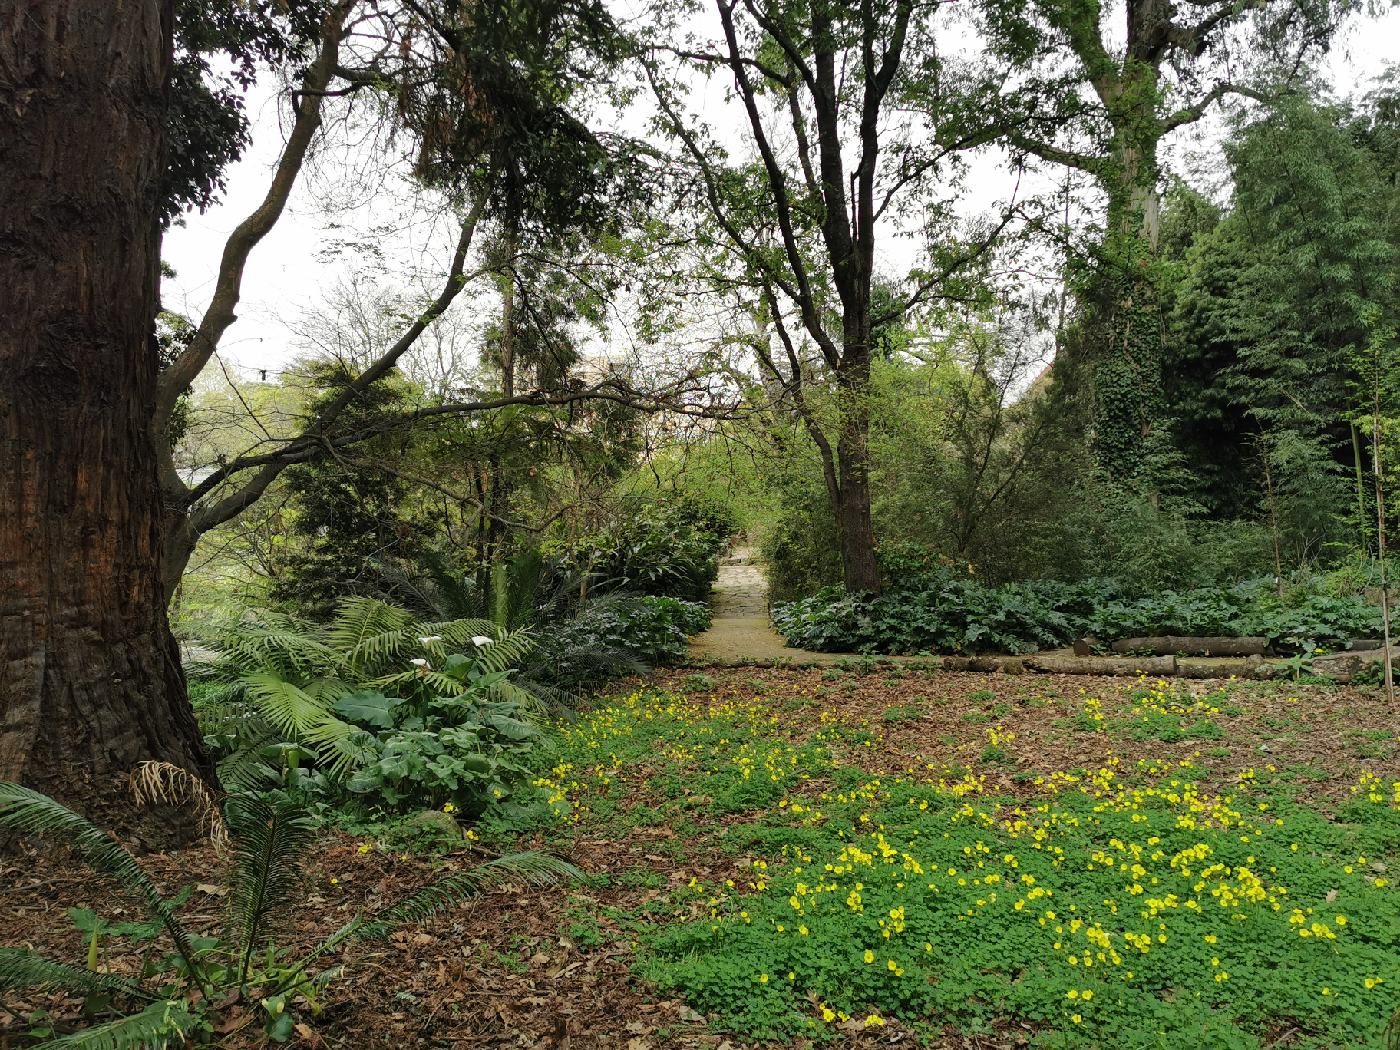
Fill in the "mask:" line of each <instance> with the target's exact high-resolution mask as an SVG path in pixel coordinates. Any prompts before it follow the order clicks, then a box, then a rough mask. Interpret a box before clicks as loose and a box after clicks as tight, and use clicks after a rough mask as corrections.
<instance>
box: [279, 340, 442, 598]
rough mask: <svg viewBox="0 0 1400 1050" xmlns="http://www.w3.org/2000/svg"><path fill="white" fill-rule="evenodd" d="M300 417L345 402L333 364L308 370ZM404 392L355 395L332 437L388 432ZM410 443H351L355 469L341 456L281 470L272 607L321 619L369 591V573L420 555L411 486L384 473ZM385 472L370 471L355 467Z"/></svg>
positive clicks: (402, 434) (388, 383)
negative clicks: (286, 515)
mask: <svg viewBox="0 0 1400 1050" xmlns="http://www.w3.org/2000/svg"><path fill="white" fill-rule="evenodd" d="M305 367H306V368H307V370H308V371H309V372H310V380H309V391H308V396H307V401H308V403H307V406H306V408H307V411H308V412H312V413H314V412H316V411H319V410H320V409H321V408H322V407H323V406H324V405H325V404H326V403H328V402H331V401H334V400H335V399H337V398H339V397H342V396H344V395H345V391H346V386H347V385H348V384H349V383H351V382H352V381H354V380H355V378H356V375H355V373H353V372H351V371H350V370H349V369H347V368H346V366H345V365H344V364H343V363H342V362H339V361H330V362H310V363H308V364H307V365H306V366H305ZM408 393H409V385H408V383H407V382H406V381H404V380H403V379H402V377H399V376H397V375H394V376H391V377H390V378H389V379H388V380H385V381H381V382H378V383H375V384H373V385H372V386H370V387H369V388H368V389H367V390H365V391H362V392H360V393H357V394H356V395H355V397H354V399H353V401H352V402H351V404H350V405H349V407H347V408H346V409H345V410H344V412H342V413H341V415H340V416H339V417H338V419H337V420H336V428H337V429H336V433H351V432H356V431H366V430H367V431H371V432H372V431H374V430H375V429H376V428H378V429H384V430H389V429H391V428H390V427H389V426H388V421H389V420H391V419H393V418H394V417H396V416H400V415H402V413H403V412H404V411H405V410H406V409H407V407H408V404H409V401H408ZM411 450H412V436H411V434H409V433H408V432H407V431H406V430H405V429H404V428H398V430H397V431H395V432H391V433H389V434H386V435H384V436H380V437H374V438H371V439H369V440H367V441H364V442H360V443H357V445H356V449H355V454H356V457H357V458H358V459H359V461H360V463H359V464H348V463H346V462H345V461H344V456H326V457H324V458H319V459H312V460H310V461H309V462H306V463H301V464H297V465H295V466H292V467H290V468H288V469H287V470H286V471H285V472H284V474H283V477H282V483H283V485H284V487H285V489H286V491H287V492H288V493H289V494H290V496H291V499H290V501H289V506H290V508H291V514H290V522H289V524H290V528H289V530H288V531H289V533H290V536H291V539H292V540H293V542H292V544H291V546H290V549H289V550H288V551H287V552H286V553H285V555H284V557H283V563H282V565H281V567H280V569H279V571H278V574H277V576H276V579H275V581H274V585H273V588H272V596H273V598H274V599H275V600H277V601H278V602H280V603H282V604H283V605H285V606H286V607H288V608H291V609H294V610H296V611H299V612H301V613H303V614H305V615H309V616H312V617H315V618H324V617H326V616H329V615H330V614H331V613H332V611H333V610H334V608H335V604H336V602H337V601H338V600H339V599H341V598H343V597H346V596H348V595H354V594H363V593H366V592H367V591H369V590H371V589H373V587H374V586H375V583H376V578H375V573H374V569H375V566H376V565H377V564H378V563H379V562H381V561H383V560H385V559H388V558H390V557H398V558H413V557H415V556H416V555H418V554H419V553H421V552H422V550H423V547H424V542H425V536H424V533H425V531H426V530H425V526H424V524H423V523H422V522H420V521H416V520H413V518H412V516H411V515H410V514H408V513H406V507H407V506H408V503H409V501H408V494H409V492H410V491H411V488H412V486H411V485H410V484H409V482H408V481H407V480H406V479H405V478H404V477H402V475H401V474H399V473H398V472H396V471H394V470H393V469H392V467H393V465H394V464H395V463H401V462H402V461H404V460H405V459H406V458H408V457H409V455H410V454H411ZM365 463H370V464H374V465H375V466H376V467H379V466H388V467H390V468H391V469H389V470H385V469H371V468H368V467H366V466H364V465H363V464H365Z"/></svg>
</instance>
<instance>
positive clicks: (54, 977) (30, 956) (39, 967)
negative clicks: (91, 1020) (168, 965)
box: [0, 948, 153, 999]
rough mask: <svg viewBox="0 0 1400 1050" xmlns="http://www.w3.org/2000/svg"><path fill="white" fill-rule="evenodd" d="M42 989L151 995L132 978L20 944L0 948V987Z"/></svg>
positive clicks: (150, 996) (147, 996)
mask: <svg viewBox="0 0 1400 1050" xmlns="http://www.w3.org/2000/svg"><path fill="white" fill-rule="evenodd" d="M25 988H33V989H42V990H56V991H63V992H73V993H75V994H78V995H96V994H99V993H102V992H106V993H109V994H112V995H130V996H133V997H135V998H137V999H151V998H153V996H152V995H151V993H150V992H148V991H147V990H146V989H144V988H142V987H141V986H140V985H139V984H136V983H135V982H134V981H128V980H126V979H125V978H123V977H116V976H113V975H112V974H107V973H97V972H96V971H95V970H85V969H80V968H79V967H77V966H69V965H68V964H67V963H61V962H57V961H55V960H53V959H49V958H47V957H45V956H43V955H40V954H39V953H38V952H31V951H26V950H25V949H23V948H0V991H5V990H7V989H15V990H19V989H25Z"/></svg>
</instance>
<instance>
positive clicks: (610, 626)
mask: <svg viewBox="0 0 1400 1050" xmlns="http://www.w3.org/2000/svg"><path fill="white" fill-rule="evenodd" d="M709 625H710V610H709V608H708V607H707V606H705V605H703V604H701V603H699V602H689V601H684V600H682V599H680V598H666V597H662V596H658V595H641V596H637V595H621V594H618V595H608V596H606V597H603V598H597V599H594V600H593V601H591V602H589V603H588V604H587V605H586V606H585V607H584V608H583V610H582V611H581V612H580V613H579V614H578V615H577V616H575V617H573V618H572V619H570V620H565V621H563V622H562V623H559V624H555V625H553V626H551V627H550V628H549V629H548V630H547V631H546V632H545V636H544V638H543V639H542V641H541V643H540V645H539V648H538V649H537V650H536V651H535V654H534V657H533V658H532V660H531V663H530V665H529V667H528V668H527V671H528V673H529V674H530V676H531V677H538V678H540V679H541V680H543V681H546V682H548V683H550V684H551V685H553V686H555V687H557V688H561V689H568V690H577V689H582V688H584V687H586V686H589V685H593V684H596V683H598V682H601V681H605V680H607V679H608V678H612V677H615V676H617V675H619V674H628V673H633V672H639V671H642V670H645V669H646V668H647V667H649V666H652V665H655V664H663V663H668V662H670V661H673V660H678V659H680V658H681V657H682V656H684V655H685V651H686V643H687V640H688V639H689V638H690V636H691V635H694V634H699V633H700V632H701V631H703V630H705V628H707V627H708V626H709Z"/></svg>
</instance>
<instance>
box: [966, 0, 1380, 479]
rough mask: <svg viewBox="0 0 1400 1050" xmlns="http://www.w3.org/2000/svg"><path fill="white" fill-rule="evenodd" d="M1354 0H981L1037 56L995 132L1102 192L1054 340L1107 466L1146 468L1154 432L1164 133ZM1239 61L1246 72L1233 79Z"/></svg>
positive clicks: (1253, 88) (1283, 60)
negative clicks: (1018, 103) (1074, 310)
mask: <svg viewBox="0 0 1400 1050" xmlns="http://www.w3.org/2000/svg"><path fill="white" fill-rule="evenodd" d="M1354 6H1355V5H1353V4H1351V3H1350V2H1349V0H1323V2H1321V3H1316V2H1313V0H1259V2H1257V3H1239V2H1237V0H1200V2H1195V0H1193V2H1191V3H1188V4H1177V3H1175V2H1174V0H1123V2H1122V3H1121V4H1112V5H1110V4H1103V3H1100V2H1099V0H1015V2H1013V3H1010V4H1005V3H999V2H992V3H988V4H986V5H984V7H983V13H984V15H985V16H986V25H987V27H988V29H989V33H990V36H991V38H992V39H993V40H994V41H995V42H996V46H997V47H998V49H999V50H1000V51H1001V53H1002V54H1004V55H1006V56H1008V57H1010V58H1012V59H1014V60H1016V61H1026V60H1028V59H1031V58H1034V59H1035V60H1036V69H1037V74H1036V77H1035V78H1034V80H1035V84H1036V86H1035V87H1034V89H1030V90H1026V91H1025V92H1024V93H1022V94H1021V95H1020V97H1021V98H1022V99H1024V100H1028V101H1029V102H1031V103H1032V105H1031V106H1029V107H1023V108H1021V109H1020V110H1019V111H1018V112H1015V113H1014V114H1013V115H1011V116H1009V117H1008V130H1007V141H1008V142H1009V143H1010V145H1011V146H1013V147H1014V148H1016V149H1018V150H1022V151H1025V152H1028V153H1030V154H1033V155H1035V156H1038V157H1040V158H1041V159H1043V160H1045V161H1048V162H1050V163H1052V164H1060V165H1066V166H1068V167H1071V168H1075V169H1078V170H1080V171H1083V172H1086V173H1087V174H1088V175H1090V176H1091V177H1092V178H1093V180H1094V181H1095V183H1096V184H1097V186H1098V188H1099V189H1100V190H1101V191H1102V193H1103V195H1104V198H1105V211H1104V215H1103V233H1102V239H1101V241H1100V243H1099V245H1098V246H1097V250H1096V252H1094V253H1093V256H1092V259H1091V265H1090V267H1088V268H1087V269H1086V270H1085V271H1084V272H1082V273H1081V274H1080V277H1079V279H1078V280H1077V282H1076V284H1077V290H1078V297H1079V299H1080V325H1079V330H1078V333H1077V336H1076V337H1075V338H1074V339H1073V340H1071V341H1070V342H1069V344H1067V349H1069V350H1071V351H1073V353H1072V355H1071V356H1072V359H1070V360H1065V361H1063V362H1061V368H1060V369H1059V370H1058V371H1059V373H1060V374H1061V375H1062V376H1064V377H1066V378H1070V377H1073V378H1075V379H1077V380H1080V381H1083V382H1085V383H1086V384H1087V389H1088V391H1089V393H1090V395H1091V398H1090V404H1091V420H1092V428H1093V436H1094V442H1095V445H1096V448H1097V451H1098V455H1099V458H1100V460H1101V462H1102V463H1103V464H1104V466H1105V467H1106V468H1107V469H1108V471H1109V472H1110V474H1111V475H1112V476H1114V477H1115V479H1116V480H1119V481H1122V482H1125V483H1133V482H1135V481H1138V480H1146V479H1144V478H1143V476H1142V475H1143V471H1144V468H1145V467H1146V466H1147V465H1148V464H1149V462H1150V460H1151V457H1152V452H1153V447H1154V444H1156V443H1158V442H1160V441H1162V440H1163V438H1164V433H1163V428H1162V426H1161V423H1162V422H1163V420H1164V418H1165V412H1164V407H1165V406H1164V401H1163V397H1162V343H1163V331H1164V325H1163V319H1162V315H1161V308H1162V290H1161V287H1160V276H1161V275H1160V268H1159V267H1158V265H1157V249H1158V235H1159V231H1160V225H1161V196H1160V191H1161V165H1162V148H1163V144H1164V142H1165V141H1166V139H1167V137H1168V136H1169V135H1170V134H1171V133H1172V132H1174V131H1176V130H1178V129H1180V128H1183V127H1186V126H1188V125H1190V124H1193V123H1195V122H1197V121H1199V120H1200V119H1201V118H1202V117H1204V116H1205V115H1206V114H1207V113H1208V112H1210V111H1211V109H1212V107H1214V106H1215V105H1216V104H1217V103H1219V102H1220V101H1221V100H1222V99H1224V98H1227V97H1229V96H1232V95H1235V96H1239V95H1247V96H1251V97H1256V98H1266V97H1269V96H1270V95H1271V94H1272V93H1274V92H1275V91H1276V90H1277V89H1278V86H1279V84H1280V81H1282V82H1283V83H1285V84H1286V83H1287V82H1289V81H1291V80H1292V79H1293V78H1295V77H1296V75H1297V73H1298V71H1299V70H1300V69H1302V68H1304V66H1305V63H1306V61H1307V59H1308V58H1309V57H1310V56H1312V55H1313V54H1315V53H1317V52H1318V51H1319V50H1320V49H1322V48H1325V47H1326V45H1327V42H1328V41H1329V39H1330V37H1331V34H1332V31H1333V30H1334V28H1335V26H1336V24H1337V21H1338V18H1339V17H1340V15H1341V14H1342V13H1344V12H1346V11H1347V10H1349V9H1351V8H1352V7H1354ZM1242 38H1243V40H1244V46H1243V47H1241V46H1240V44H1241V40H1242ZM1232 52H1233V53H1232ZM1242 70H1245V71H1248V72H1249V73H1250V74H1252V75H1251V76H1250V77H1249V78H1248V79H1237V76H1238V74H1239V73H1240V72H1241V71H1242ZM1269 85H1273V86H1272V87H1271V86H1269ZM1047 100H1054V103H1053V104H1049V103H1047Z"/></svg>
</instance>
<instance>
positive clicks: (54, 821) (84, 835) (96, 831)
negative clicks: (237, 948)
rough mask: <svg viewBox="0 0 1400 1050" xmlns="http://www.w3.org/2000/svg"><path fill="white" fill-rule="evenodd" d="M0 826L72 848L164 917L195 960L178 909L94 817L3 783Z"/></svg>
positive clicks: (0, 786)
mask: <svg viewBox="0 0 1400 1050" xmlns="http://www.w3.org/2000/svg"><path fill="white" fill-rule="evenodd" d="M0 828H4V829H5V830H6V831H13V832H15V833H16V834H19V835H39V836H41V837H43V838H46V839H49V840H50V841H53V842H57V843H60V844H61V845H64V846H67V847H68V848H69V849H72V850H74V851H75V852H76V853H77V854H78V856H80V857H82V858H83V861H84V862H85V863H86V864H87V865H88V867H90V868H92V869H93V870H94V871H96V872H99V873H100V874H103V875H108V876H110V877H111V878H113V879H114V880H116V882H117V883H119V884H120V885H121V886H122V887H124V888H125V889H126V890H127V891H128V892H130V893H131V894H133V895H134V896H137V897H140V898H141V900H142V902H143V903H145V905H146V907H147V908H148V909H150V911H151V913H152V914H153V915H154V916H156V917H157V918H158V919H160V921H161V924H162V925H163V926H164V927H165V929H166V931H167V932H168V933H169V934H170V937H171V939H172V940H173V941H174V942H175V947H176V949H177V950H178V951H179V952H180V954H181V955H182V956H184V958H185V960H186V961H187V962H188V963H190V964H191V965H192V966H193V965H194V952H193V951H192V950H191V949H190V942H189V937H188V936H187V935H186V933H185V930H184V928H183V927H182V926H181V925H180V922H179V920H178V919H177V918H176V917H175V909H174V908H173V907H172V906H171V905H170V904H169V903H168V902H167V901H166V900H165V899H164V898H163V897H162V896H161V895H160V891H159V890H158V889H156V884H155V883H154V882H152V881H151V877H150V876H149V875H147V874H146V873H145V871H143V870H142V869H141V865H139V864H137V863H136V858H135V857H133V856H132V855H131V854H130V853H128V852H127V851H126V850H125V849H123V848H122V846H121V844H120V843H118V842H117V840H116V839H114V838H112V836H110V835H108V834H107V833H106V832H105V831H103V830H102V829H101V828H99V827H98V826H97V825H96V824H94V823H92V821H90V820H88V819H87V818H86V817H82V816H79V815H78V814H77V813H74V812H73V811H72V810H71V809H69V808H68V807H67V806H64V805H61V804H60V803H58V802H55V801H54V800H53V799H51V798H49V797H48V796H47V795H41V794H40V793H39V792H37V791H33V790H31V789H29V788H27V787H21V786H20V785H18V784H6V783H0Z"/></svg>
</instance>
